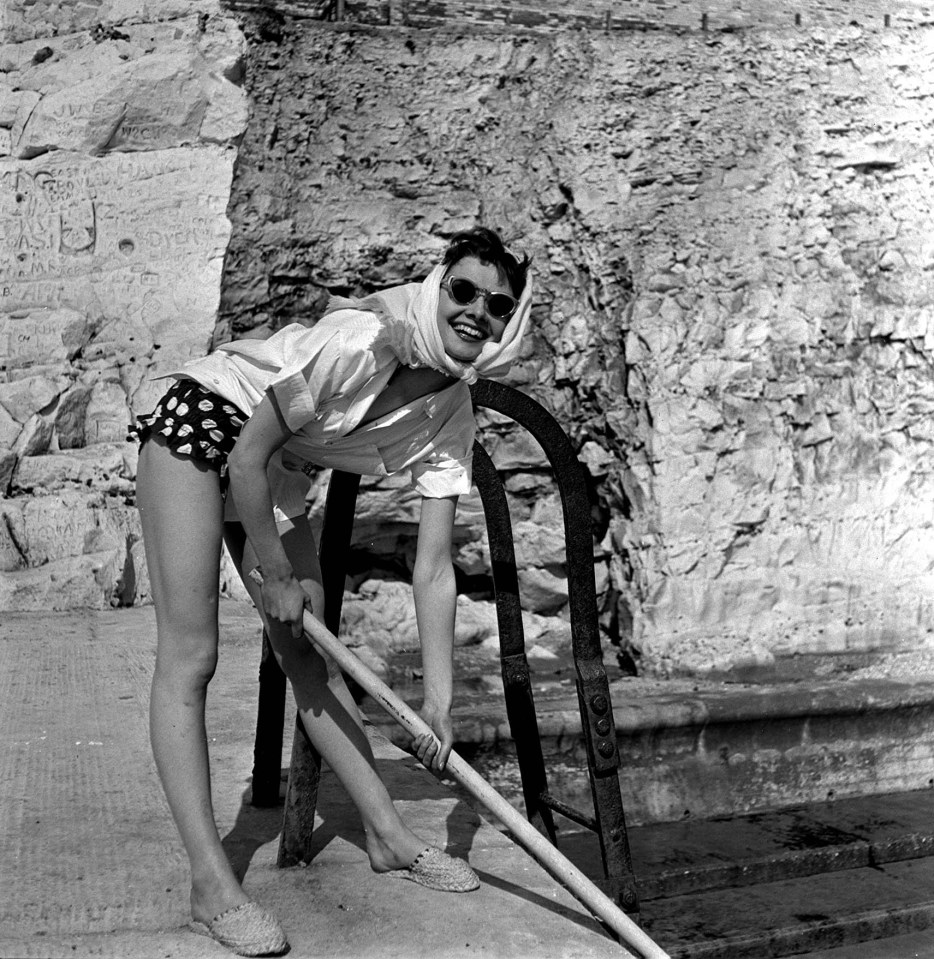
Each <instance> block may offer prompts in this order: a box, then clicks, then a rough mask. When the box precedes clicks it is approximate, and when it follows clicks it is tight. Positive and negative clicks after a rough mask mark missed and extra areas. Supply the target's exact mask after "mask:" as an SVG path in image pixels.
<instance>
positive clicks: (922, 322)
mask: <svg viewBox="0 0 934 959" xmlns="http://www.w3.org/2000/svg"><path fill="white" fill-rule="evenodd" d="M377 6H378V5H368V4H351V3H348V4H347V5H346V8H347V10H348V15H349V16H351V17H352V18H353V17H356V18H357V19H358V20H362V21H367V19H368V17H369V21H368V22H369V26H367V27H366V28H365V29H357V28H355V27H353V26H351V27H347V25H330V24H326V23H321V22H316V21H313V20H307V19H306V20H289V19H287V18H285V19H283V18H280V17H276V16H272V15H268V16H254V15H251V14H250V15H248V14H242V15H238V18H237V19H234V18H233V17H232V16H231V15H230V14H228V13H225V12H224V11H223V10H221V9H219V8H218V7H217V6H216V5H214V4H210V3H198V4H191V3H186V4H178V3H175V4H172V3H152V2H150V3H146V4H145V5H144V4H142V3H138V4H133V3H129V2H128V3H121V4H119V5H117V4H109V5H108V4H96V5H95V4H87V3H82V4H73V5H72V4H67V3H32V4H26V3H20V2H14V3H11V4H8V5H7V7H6V9H5V19H4V20H3V21H0V30H2V31H3V40H4V42H3V45H2V46H0V249H2V262H3V264H4V266H3V267H2V282H0V293H2V298H0V365H2V370H0V489H2V490H3V492H4V494H5V499H3V501H2V506H0V509H2V511H3V514H4V523H3V524H2V526H0V569H2V570H3V577H2V586H0V608H27V607H29V605H30V604H35V605H36V606H39V605H46V606H47V605H49V603H51V602H55V603H58V604H59V605H61V606H64V607H67V606H69V605H78V604H87V603H90V604H99V603H107V602H115V603H127V602H139V601H143V600H145V599H146V598H147V596H148V586H147V584H146V574H145V566H144V564H143V563H142V562H141V547H140V543H139V542H138V536H139V534H138V523H137V521H136V519H135V514H134V511H133V493H132V481H133V478H134V475H135V451H134V448H133V446H132V444H126V443H125V442H124V439H123V437H124V435H125V434H124V430H125V427H126V423H127V421H128V419H129V418H130V416H131V415H133V414H135V413H137V412H140V411H143V410H145V409H147V408H148V407H149V406H150V405H151V403H152V400H153V399H154V398H155V396H156V393H157V391H158V390H159V389H160V384H159V383H158V382H154V381H153V380H152V376H153V375H154V374H155V375H158V374H159V373H161V372H165V371H167V370H169V369H171V368H173V367H174V366H176V365H178V363H180V362H181V361H183V360H184V359H186V358H187V357H189V356H191V355H197V354H200V353H202V352H204V351H205V350H206V349H207V348H209V346H210V344H211V343H212V342H214V343H217V342H222V341H224V340H226V339H229V338H231V337H235V336H241V335H249V336H257V335H265V334H266V333H268V332H269V331H271V330H274V329H277V328H279V327H280V326H282V325H283V324H285V323H287V322H292V321H298V322H303V323H309V324H310V323H313V322H314V320H315V319H316V317H317V316H318V315H320V311H321V309H322V308H323V306H324V304H325V302H326V301H327V298H328V296H329V295H330V294H331V293H334V292H339V293H348V292H349V293H365V292H369V291H371V290H374V289H378V288H380V287H383V286H386V285H390V284H393V283H398V282H403V281H406V280H411V279H416V278H418V277H421V276H423V275H424V273H425V272H426V271H427V270H428V269H429V268H430V267H431V265H433V264H434V263H435V262H436V260H437V258H438V256H439V255H440V253H441V252H442V251H443V249H444V247H445V245H446V242H447V239H448V238H449V237H450V235H451V234H452V233H453V232H455V231H456V230H458V229H462V228H464V227H469V226H472V225H474V224H475V223H478V222H481V223H485V224H487V225H489V226H492V227H494V228H497V229H499V230H501V231H502V232H503V234H504V235H505V237H506V239H507V241H508V242H509V243H510V244H511V245H513V246H515V247H516V248H517V249H519V250H526V251H528V252H529V253H531V254H532V255H533V256H534V270H535V282H536V285H537V293H536V300H535V311H534V319H535V324H534V327H535V329H534V334H533V335H532V337H531V338H530V340H529V342H528V345H527V349H526V352H525V355H524V357H523V359H522V361H521V362H520V363H519V364H518V365H517V367H516V368H515V370H514V371H513V373H512V375H511V378H510V382H511V383H512V384H513V385H515V386H518V387H519V388H521V389H523V390H526V391H529V392H531V393H532V394H533V395H535V396H536V397H537V398H538V399H539V400H541V401H542V402H543V403H544V404H545V405H546V406H547V407H549V408H550V409H551V410H552V411H553V412H554V413H555V415H556V416H557V417H558V419H559V421H560V422H561V423H562V425H563V426H564V427H565V428H566V430H567V431H568V433H569V434H570V436H571V438H572V442H573V443H574V446H575V449H576V450H578V452H579V455H580V459H581V461H582V463H583V464H584V468H585V470H586V472H587V476H588V479H589V483H590V487H591V490H592V493H593V497H592V499H593V508H592V511H591V515H590V516H587V517H574V518H573V521H575V522H585V523H592V525H593V531H594V537H595V571H596V579H597V585H598V593H599V602H600V612H601V623H602V625H603V626H604V628H605V629H606V631H607V633H608V635H609V636H610V637H611V638H613V639H614V640H615V641H616V642H618V643H620V644H621V646H622V647H623V648H624V649H625V651H626V653H627V656H628V660H629V661H630V662H631V663H633V664H635V665H636V667H637V668H639V669H640V670H641V671H643V672H647V673H655V674H659V675H666V674H673V673H688V674H691V673H695V674H697V673H705V672H711V671H713V672H719V671H723V672H730V671H732V672H733V673H734V674H735V673H736V671H738V670H741V669H746V668H752V669H759V670H765V671H767V670H768V669H770V668H773V667H774V668H778V667H779V666H780V664H781V663H782V661H784V660H785V659H786V658H787V657H791V656H794V655H797V654H808V653H810V654H819V655H832V654H833V655H836V654H839V655H840V656H841V657H844V658H845V657H851V658H858V657H860V656H862V655H865V656H873V655H885V654H890V653H894V652H898V651H901V650H907V649H911V650H918V649H924V648H927V646H928V643H929V639H928V637H929V636H930V631H931V628H932V626H934V609H932V604H931V602H930V600H929V597H930V596H932V595H934V591H932V587H934V583H932V581H931V579H932V576H931V572H930V569H931V567H932V561H934V556H932V551H934V546H932V542H934V538H932V537H931V535H930V533H931V529H930V526H931V508H930V505H929V504H930V503H931V502H932V501H934V499H932V493H934V490H932V488H931V487H932V485H934V484H932V480H931V475H930V474H931V469H930V465H929V464H930V463H931V454H932V438H934V431H932V428H931V427H930V425H929V422H928V419H929V417H928V412H929V410H930V408H931V406H932V402H934V391H932V386H931V373H930V370H931V357H932V348H934V324H932V316H934V313H932V295H931V280H930V276H931V266H932V264H934V249H932V242H934V241H932V240H931V239H930V231H929V221H930V214H931V206H932V186H931V183H932V175H931V174H932V170H931V161H930V159H929V157H930V146H931V143H930V140H931V133H930V131H931V129H932V124H931V90H932V88H931V84H930V79H929V76H928V73H929V70H928V64H929V63H930V62H931V54H932V49H931V46H932V43H934V41H932V39H931V38H930V37H929V36H928V34H929V32H930V31H928V30H921V29H915V25H916V24H917V23H918V22H919V18H923V17H922V14H923V10H922V8H921V7H920V5H917V4H909V3H903V4H894V5H892V6H891V8H890V12H889V21H890V22H889V25H888V27H886V26H885V25H884V22H883V17H882V14H879V13H878V11H877V9H876V8H875V7H871V6H870V5H866V4H847V5H846V9H845V10H842V9H841V10H837V9H836V5H835V4H833V3H825V4H821V5H819V7H814V8H813V9H810V10H808V11H805V12H804V13H805V14H806V16H804V20H805V21H806V22H804V23H803V24H800V25H797V26H796V25H795V23H794V11H792V10H790V9H788V8H781V10H779V9H778V8H776V7H775V6H774V5H770V6H768V7H765V6H762V7H761V8H760V6H758V5H756V4H752V3H740V4H738V3H732V2H731V3H730V4H729V10H728V9H727V5H726V4H723V5H716V4H713V5H711V6H710V8H709V14H708V20H707V22H706V24H705V25H706V26H707V29H706V30H704V29H702V28H701V27H702V25H701V24H700V23H694V22H693V21H694V20H696V13H697V8H696V5H693V4H692V5H687V4H682V5H678V4H675V3H672V4H670V5H668V6H665V7H663V6H662V5H658V4H652V5H651V6H650V5H647V4H642V5H640V4H637V3H633V4H632V5H631V8H632V13H633V16H634V17H635V18H636V19H638V18H639V17H643V18H645V17H649V15H650V14H651V16H654V17H661V18H662V19H665V18H667V20H666V23H668V25H674V26H679V27H685V28H690V29H686V30H682V31H680V32H672V31H664V30H659V31H651V32H633V31H628V30H622V29H619V26H620V25H619V24H616V25H615V26H614V25H612V24H611V26H614V28H613V29H611V30H609V31H607V30H604V29H594V28H593V26H594V24H593V23H592V22H591V21H592V20H593V17H594V16H596V15H598V14H597V13H595V12H594V9H591V6H592V5H591V6H588V4H586V3H580V4H577V5H576V6H575V10H576V9H577V7H578V6H579V7H580V8H581V9H580V15H581V16H584V17H586V16H589V17H590V18H591V21H588V23H589V24H590V25H589V27H588V28H587V29H580V30H574V31H571V30H567V29H561V28H560V25H557V21H555V23H551V22H550V21H549V22H547V23H544V25H543V27H542V30H541V31H539V32H534V31H530V30H528V29H525V28H523V27H522V26H521V25H517V24H516V23H514V22H513V23H511V24H507V23H506V20H505V19H504V18H505V14H504V12H503V11H504V10H506V8H505V7H503V6H502V5H499V6H497V5H496V4H492V3H489V4H474V5H472V6H471V10H472V11H473V12H474V13H473V14H472V15H476V17H477V18H479V20H480V21H483V22H489V23H497V24H499V29H497V30H495V31H492V32H486V33H483V32H477V31H476V30H469V29H454V28H438V27H430V26H425V27H424V28H422V26H421V25H420V24H419V23H416V22H415V19H417V17H416V14H415V13H414V12H413V13H412V17H413V20H412V22H411V23H410V24H409V26H405V25H403V24H401V23H400V22H394V23H392V24H391V25H390V26H389V28H384V27H383V26H381V25H380V23H379V22H378V17H377V18H376V19H373V17H371V16H370V14H373V16H375V14H374V11H376V10H377ZM409 6H413V7H414V5H409ZM545 6H547V5H545V4H543V8H544V7H545ZM564 6H565V7H566V6H567V5H564ZM585 8H586V9H585ZM392 9H396V8H395V7H393V8H392ZM426 9H427V7H426ZM549 9H551V8H549ZM627 9H628V8H627ZM568 10H570V8H568ZM552 12H553V11H552ZM567 12H568V11H567V10H566V11H565V13H567ZM572 12H573V11H572ZM575 15H576V14H575ZM731 17H732V18H733V19H732V20H731V19H730V18H731ZM679 18H682V19H684V18H688V19H684V22H681V19H679ZM737 18H739V19H737ZM782 18H784V19H782ZM546 19H547V18H546ZM552 19H553V18H552ZM669 21H670V22H669ZM733 21H736V22H733ZM740 21H742V22H740ZM582 22H583V21H582ZM506 26H509V29H504V27H506ZM724 26H726V27H737V26H742V27H746V28H748V29H745V30H743V31H735V30H733V31H724V30H723V29H722V28H723V27H724ZM247 60H248V62H249V71H248V75H247V76H246V77H245V73H246V64H247ZM248 108H249V112H250V116H249V122H247V119H248ZM235 161H236V162H235ZM235 169H236V177H235V178H234V170H235ZM228 216H229V218H230V219H229V221H228ZM225 256H226V266H225V265H224V262H225ZM480 420H481V427H482V438H483V442H484V444H485V445H486V447H487V449H488V450H489V451H490V453H491V456H492V457H493V459H494V462H495V463H496V465H497V467H498V468H499V469H500V470H501V474H502V476H503V477H504V479H505V483H506V490H507V496H508V499H509V502H510V506H511V509H512V512H513V519H514V524H515V527H516V536H517V553H518V555H519V562H520V584H521V587H522V590H523V599H524V602H525V605H526V608H527V609H528V610H529V611H530V612H534V613H536V614H539V615H544V616H548V617H558V618H560V617H562V616H565V615H566V600H567V575H566V566H565V564H564V562H563V560H562V557H561V551H560V544H556V542H555V540H556V538H557V537H558V534H557V533H556V531H557V530H560V525H561V522H562V510H561V504H560V501H559V499H558V497H557V494H556V492H555V490H554V487H553V485H552V483H551V480H550V477H549V475H548V470H547V468H546V466H547V464H546V462H545V460H544V458H543V456H542V453H541V450H540V449H538V448H537V446H536V444H535V443H534V442H533V441H531V440H529V439H528V438H527V437H526V436H524V435H523V434H522V433H521V432H519V431H517V430H515V429H514V428H513V427H512V426H511V425H510V423H509V422H508V421H506V420H505V419H504V418H503V417H501V416H499V415H497V414H491V413H482V414H481V418H480ZM322 489H323V487H322V485H321V483H319V485H318V486H316V489H315V494H314V496H313V497H312V499H313V501H314V505H315V509H316V510H317V511H320V509H319V507H320V502H321V501H322V500H323V493H322ZM417 516H418V503H417V501H416V500H415V499H414V498H413V497H412V496H411V495H410V494H409V493H408V492H407V491H406V489H405V486H404V483H402V482H401V481H396V480H393V481H391V482H383V483H379V482H369V481H368V482H366V483H365V484H364V486H363V490H362V494H361V501H360V511H359V517H358V525H357V546H356V553H355V563H356V564H357V565H356V566H355V567H354V569H353V570H352V574H353V575H352V582H351V583H350V585H351V586H352V588H353V591H354V592H353V595H354V596H355V597H361V598H360V599H359V603H360V604H363V605H365V604H366V603H367V602H372V603H374V604H375V605H378V604H377V603H376V601H375V600H374V597H375V596H376V594H377V593H378V589H377V588H376V587H375V586H373V585H372V583H371V584H370V585H367V582H368V579H372V575H373V572H374V569H375V570H376V575H377V577H382V578H384V579H385V578H388V579H392V578H403V579H404V578H405V574H406V571H407V569H409V568H410V566H411V560H412V555H413V550H414V529H415V524H416V522H417ZM455 559H456V562H457V564H458V568H459V570H460V573H461V574H462V577H463V583H462V585H463V586H464V588H465V591H466V592H467V593H468V594H469V595H471V596H473V597H474V598H477V597H480V598H482V596H481V595H480V594H481V593H482V592H483V589H484V582H485V580H486V577H487V576H488V574H489V548H488V544H487V543H486V541H485V536H484V533H483V523H482V515H481V511H480V507H479V503H478V501H477V499H476V497H469V498H467V499H466V500H465V501H464V503H462V505H461V509H460V513H459V522H458V528H457V531H456V537H455ZM56 564H58V565H56ZM375 581H376V582H379V578H377V579H376V580H375ZM223 582H224V583H225V584H227V585H228V586H229V588H234V587H233V585H232V583H233V580H232V577H231V576H230V571H229V569H228V568H225V573H224V580H223ZM354 602H357V600H354ZM355 608H356V607H355ZM360 608H363V606H362V605H361V607H360ZM370 615H371V613H370V612H367V613H366V615H365V616H364V615H363V614H362V613H360V614H359V615H358V619H359V621H360V622H361V623H365V624H367V625H366V629H368V630H369V629H370V628H371V624H370V620H369V619H368V618H367V617H369V616H370ZM484 615H485V614H484Z"/></svg>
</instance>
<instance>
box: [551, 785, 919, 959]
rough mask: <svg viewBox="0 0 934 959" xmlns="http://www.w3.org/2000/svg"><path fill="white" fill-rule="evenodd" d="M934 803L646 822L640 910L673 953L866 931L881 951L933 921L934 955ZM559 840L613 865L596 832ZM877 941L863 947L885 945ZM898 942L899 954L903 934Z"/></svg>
mask: <svg viewBox="0 0 934 959" xmlns="http://www.w3.org/2000/svg"><path fill="white" fill-rule="evenodd" d="M932 813H934V790H923V791H919V792H914V793H907V794H896V795H888V796H870V797H865V798H860V799H848V800H840V801H836V802H827V803H817V804H812V805H809V806H801V807H797V808H793V809H786V810H780V811H776V812H772V813H763V814H753V815H748V816H736V817H732V818H726V817H720V818H716V819H712V820H693V821H687V822H681V823H664V824H652V825H647V826H641V827H635V828H633V829H631V830H630V831H629V838H630V845H631V849H632V856H633V864H634V868H635V873H636V879H637V885H638V889H639V896H640V900H641V905H642V913H641V921H642V923H643V924H644V926H645V928H646V931H647V932H648V933H649V934H650V935H651V936H652V937H653V938H654V939H655V940H656V941H658V942H659V943H661V944H662V945H663V946H664V947H665V948H666V949H667V950H668V951H669V952H670V953H671V955H672V957H673V959H764V957H777V956H790V955H810V954H811V953H812V952H814V951H816V950H828V949H846V948H856V946H857V944H859V943H865V942H875V943H876V944H877V947H878V949H879V950H880V951H879V952H878V956H879V957H880V959H881V957H883V956H886V955H888V954H889V953H888V952H886V951H884V950H886V949H888V948H889V946H888V945H886V942H887V941H888V940H889V939H891V938H892V937H896V938H902V937H914V936H917V935H920V934H922V933H923V931H924V930H928V932H927V935H928V936H929V941H930V946H931V948H930V953H929V957H930V956H934V856H932V855H931V854H932V851H934V815H932ZM559 847H560V848H561V850H562V851H563V852H564V854H565V855H567V856H568V857H569V858H570V859H571V860H572V861H574V862H575V863H576V864H577V865H578V866H579V867H580V868H581V869H582V870H583V871H584V872H586V873H587V874H588V875H590V876H592V877H593V878H597V877H599V876H600V875H602V866H601V862H600V855H599V850H598V848H597V844H596V840H595V838H594V837H593V836H592V835H591V834H589V833H585V832H583V831H581V830H580V829H579V827H573V828H568V829H564V830H561V831H560V836H559ZM907 942H908V944H907V945H904V944H903V945H904V948H905V949H907V948H909V947H912V948H913V942H914V940H913V939H909V940H907ZM866 948H867V949H868V950H869V951H861V952H859V953H858V955H859V956H865V957H866V959H870V957H875V956H876V953H875V952H873V948H872V947H868V946H867V947H866ZM891 948H892V949H893V950H896V951H893V952H892V955H898V954H899V953H898V951H897V950H898V949H901V948H902V946H900V945H898V944H897V943H895V944H893V945H892V947H891ZM920 955H923V953H921V954H920ZM831 959H849V955H848V953H846V952H845V951H844V952H840V953H838V954H837V956H833V957H831Z"/></svg>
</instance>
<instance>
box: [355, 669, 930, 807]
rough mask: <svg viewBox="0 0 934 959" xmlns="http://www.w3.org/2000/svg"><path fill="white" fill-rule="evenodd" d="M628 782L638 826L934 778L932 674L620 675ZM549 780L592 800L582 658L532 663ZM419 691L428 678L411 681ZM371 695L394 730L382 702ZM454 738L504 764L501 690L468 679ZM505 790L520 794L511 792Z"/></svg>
mask: <svg viewBox="0 0 934 959" xmlns="http://www.w3.org/2000/svg"><path fill="white" fill-rule="evenodd" d="M611 679H612V681H611V683H610V690H611V694H612V699H613V707H614V717H615V721H616V730H617V740H618V743H619V752H620V786H621V791H622V796H623V805H624V808H625V810H626V819H627V822H628V823H629V824H630V825H641V824H645V823H653V822H656V823H658V822H678V821H681V820H683V819H698V818H702V819H711V818H713V817H716V816H736V815H743V814H745V813H750V812H765V811H769V810H774V809H781V808H786V807H790V806H796V805H800V804H802V803H814V802H822V801H825V800H828V799H837V800H839V799H845V798H849V797H857V796H865V795H873V794H890V793H899V792H909V791H913V790H917V789H925V788H928V787H930V786H932V785H934V777H932V770H934V676H932V675H931V673H930V670H929V669H928V670H926V671H923V672H916V673H913V674H911V673H908V672H906V673H905V674H904V675H903V674H898V675H897V676H895V677H894V678H893V677H889V676H886V675H879V674H877V673H875V672H874V671H873V670H864V671H857V672H855V673H854V674H852V675H850V676H849V677H846V678H844V677H842V676H837V675H836V674H834V675H832V676H829V677H817V678H813V679H811V680H808V681H804V680H802V681H799V682H787V683H772V684H762V683H726V682H714V681H710V680H707V681H700V680H685V679H673V680H651V679H644V678H640V677H625V678H613V677H611ZM532 684H533V692H534V695H535V702H536V707H537V712H538V725H539V730H540V733H541V736H542V743H543V750H544V752H545V758H546V764H547V765H548V767H549V791H550V792H551V793H552V794H553V795H556V796H558V797H559V798H561V799H564V800H565V801H566V802H568V803H570V804H571V805H575V806H578V808H581V809H582V810H584V811H585V812H587V811H589V809H588V807H589V804H590V790H589V785H588V783H587V778H586V775H585V774H584V770H585V768H586V758H585V750H584V741H583V737H582V734H581V725H580V714H579V712H578V706H577V698H576V692H575V688H574V683H573V671H572V670H571V669H568V668H567V667H566V666H565V667H562V668H560V669H559V672H558V673H554V672H549V671H548V667H545V666H543V665H541V664H535V665H534V666H533V674H532ZM409 692H410V694H411V695H412V698H413V700H414V701H417V698H418V695H419V691H418V689H417V688H416V689H413V690H411V691H409ZM364 708H365V710H367V711H368V712H370V713H371V718H372V719H373V720H374V721H375V722H376V723H377V724H378V725H380V727H381V728H382V730H383V731H384V732H385V733H386V735H388V736H389V737H390V738H392V739H393V740H394V741H397V742H399V743H402V742H403V741H404V740H405V738H406V737H405V734H404V733H402V732H401V730H397V729H393V728H392V724H391V723H390V722H389V721H388V720H386V718H385V715H384V714H382V713H381V712H380V711H379V709H378V708H377V707H375V706H372V705H371V706H369V707H368V706H367V704H366V703H364ZM455 728H456V732H457V735H458V740H459V741H458V747H457V748H458V750H459V751H460V752H462V753H463V754H464V755H465V756H466V757H467V758H468V759H471V760H474V761H476V763H477V764H478V765H479V766H480V768H481V771H483V770H484V768H485V767H489V768H490V770H491V771H492V772H494V773H495V774H496V775H501V774H502V776H503V777H504V781H503V782H502V783H500V782H497V781H494V786H496V787H497V788H500V785H503V787H504V788H506V789H507V790H509V789H512V791H513V794H514V795H515V797H516V798H518V797H519V796H520V794H521V790H520V789H518V787H517V784H514V785H513V784H510V783H509V782H508V778H509V774H508V773H502V770H501V769H500V767H502V766H504V765H506V764H507V763H506V762H505V760H504V761H503V762H500V759H499V757H500V755H502V756H503V757H509V756H510V755H511V754H513V752H514V747H513V744H512V742H511V738H510V731H509V724H508V722H507V719H506V710H505V704H504V702H503V694H502V690H501V688H500V689H496V688H495V686H493V684H491V683H489V682H487V683H486V685H485V686H477V685H475V686H473V687H467V686H464V687H462V688H460V689H459V690H458V693H457V705H456V707H455ZM509 798H512V797H511V796H510V797H509Z"/></svg>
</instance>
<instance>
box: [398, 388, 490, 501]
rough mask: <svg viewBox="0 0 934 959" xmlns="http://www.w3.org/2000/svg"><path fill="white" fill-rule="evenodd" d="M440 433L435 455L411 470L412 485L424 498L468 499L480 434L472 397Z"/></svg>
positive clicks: (423, 460) (459, 408) (462, 403)
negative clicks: (476, 445) (471, 401)
mask: <svg viewBox="0 0 934 959" xmlns="http://www.w3.org/2000/svg"><path fill="white" fill-rule="evenodd" d="M463 392H464V396H465V397H466V400H463V401H462V402H461V403H460V405H459V406H458V408H457V410H456V412H455V413H454V414H453V415H452V416H451V417H450V419H448V421H447V422H446V423H445V425H444V427H443V428H442V429H441V431H440V432H439V433H438V436H437V439H436V440H435V442H434V444H433V448H432V450H431V452H430V453H429V454H428V456H426V457H425V458H424V459H422V460H421V461H419V462H418V463H415V464H414V465H413V466H412V467H411V472H412V485H413V486H414V487H415V489H416V491H417V492H418V493H420V494H421V495H422V496H426V497H428V498H429V499H442V498H444V497H446V496H466V495H467V494H468V493H469V492H470V487H471V485H472V483H473V474H472V467H473V443H474V437H475V436H476V433H477V423H476V420H475V419H474V415H473V408H472V406H471V403H470V393H469V391H468V390H467V388H466V386H464V388H463Z"/></svg>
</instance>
